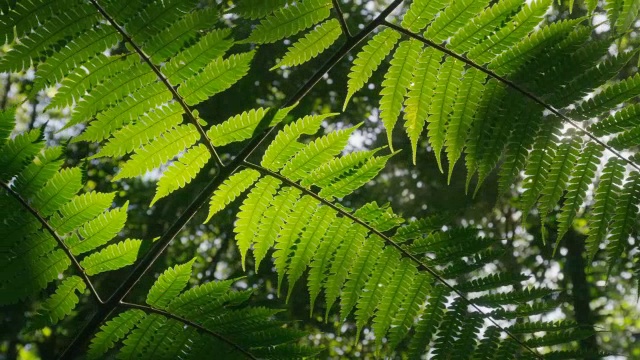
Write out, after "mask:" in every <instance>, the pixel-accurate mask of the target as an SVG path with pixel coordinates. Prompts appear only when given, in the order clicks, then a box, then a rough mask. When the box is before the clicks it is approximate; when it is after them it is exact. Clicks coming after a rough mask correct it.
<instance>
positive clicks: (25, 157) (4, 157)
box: [0, 129, 43, 181]
mask: <svg viewBox="0 0 640 360" xmlns="http://www.w3.org/2000/svg"><path fill="white" fill-rule="evenodd" d="M41 136H42V132H41V131H40V130H38V129H34V130H30V131H28V132H26V133H22V134H19V135H17V136H16V137H15V138H13V139H11V140H9V141H7V142H6V143H5V144H4V146H3V147H2V151H1V152H0V180H1V181H8V180H10V179H11V178H12V177H13V176H15V175H16V174H17V173H19V172H20V171H21V170H22V169H24V168H25V167H26V166H27V164H28V163H29V162H30V161H31V160H32V159H33V158H34V157H35V156H36V154H37V153H38V152H40V150H41V149H42V147H43V144H42V141H41Z"/></svg>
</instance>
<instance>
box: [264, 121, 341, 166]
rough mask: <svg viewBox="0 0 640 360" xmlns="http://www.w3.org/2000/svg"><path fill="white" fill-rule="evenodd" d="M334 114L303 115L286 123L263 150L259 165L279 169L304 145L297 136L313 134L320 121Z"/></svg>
mask: <svg viewBox="0 0 640 360" xmlns="http://www.w3.org/2000/svg"><path fill="white" fill-rule="evenodd" d="M334 115H336V114H324V115H310V116H305V117H303V118H302V119H298V120H297V121H295V122H294V123H292V124H288V125H286V126H285V127H284V129H282V130H280V131H279V132H278V135H276V137H275V139H273V141H272V142H271V144H270V145H269V147H268V148H267V150H266V151H265V153H264V155H263V156H262V161H261V162H260V165H262V166H263V167H265V168H267V169H269V170H272V171H278V170H280V169H281V168H282V167H283V166H284V165H285V164H286V163H287V161H289V159H291V157H292V156H294V154H296V153H297V152H298V151H300V150H301V149H302V148H303V147H304V145H302V144H301V143H299V142H297V141H296V140H297V139H298V137H300V135H303V134H305V135H312V134H315V133H316V131H318V129H319V128H320V125H321V124H322V121H323V120H324V119H326V118H328V117H331V116H334Z"/></svg>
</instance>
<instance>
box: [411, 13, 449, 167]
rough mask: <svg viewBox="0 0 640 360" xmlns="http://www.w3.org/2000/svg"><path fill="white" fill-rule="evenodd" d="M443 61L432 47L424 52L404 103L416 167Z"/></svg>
mask: <svg viewBox="0 0 640 360" xmlns="http://www.w3.org/2000/svg"><path fill="white" fill-rule="evenodd" d="M415 3H416V2H414V4H415ZM441 60H442V55H441V54H440V53H439V52H438V51H436V49H434V48H432V47H428V48H426V49H424V50H423V51H422V53H421V54H420V56H419V57H418V59H417V62H416V65H415V69H414V72H413V78H412V79H411V85H410V87H409V93H408V94H407V99H406V100H405V102H404V105H405V108H404V119H405V123H404V127H405V130H406V132H407V135H408V136H409V139H410V140H411V154H412V156H413V158H412V159H413V164H414V165H415V164H416V153H417V151H418V150H417V149H418V140H419V139H420V135H421V134H422V130H423V129H424V123H425V121H426V119H427V115H428V113H429V104H430V102H431V98H432V97H433V93H434V90H435V84H436V81H437V76H438V68H439V67H440V61H441Z"/></svg>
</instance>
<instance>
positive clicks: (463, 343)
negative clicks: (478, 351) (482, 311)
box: [449, 313, 483, 359]
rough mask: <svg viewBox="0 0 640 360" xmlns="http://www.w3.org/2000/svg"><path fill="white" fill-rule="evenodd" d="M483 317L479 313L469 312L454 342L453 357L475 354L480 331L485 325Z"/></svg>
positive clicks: (451, 352)
mask: <svg viewBox="0 0 640 360" xmlns="http://www.w3.org/2000/svg"><path fill="white" fill-rule="evenodd" d="M482 322H483V318H482V316H481V315H479V314H477V313H472V314H469V315H468V316H467V317H466V318H465V319H464V321H463V322H462V326H461V327H460V331H459V333H458V335H457V337H458V339H457V340H456V341H455V342H454V343H453V349H452V350H450V354H451V355H449V356H450V357H451V358H453V359H460V358H464V357H467V356H468V355H469V354H473V352H474V350H475V347H476V338H477V337H478V332H480V329H481V328H482V327H483V326H482V325H483V324H482Z"/></svg>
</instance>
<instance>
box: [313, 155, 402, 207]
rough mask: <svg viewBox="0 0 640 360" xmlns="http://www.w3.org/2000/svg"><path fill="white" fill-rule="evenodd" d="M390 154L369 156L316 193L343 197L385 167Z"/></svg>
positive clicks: (330, 196) (323, 195)
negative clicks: (357, 166) (349, 171)
mask: <svg viewBox="0 0 640 360" xmlns="http://www.w3.org/2000/svg"><path fill="white" fill-rule="evenodd" d="M391 156H393V154H392V155H387V156H380V157H371V158H370V159H369V161H367V162H366V163H364V164H363V165H362V166H361V167H359V168H357V169H356V170H355V172H354V173H352V174H350V175H347V176H346V177H343V178H342V179H340V180H338V181H336V182H334V183H332V184H330V185H328V186H326V187H324V188H323V189H322V190H320V192H319V193H318V195H320V196H321V197H324V198H332V197H336V198H342V197H345V196H347V195H349V194H351V193H353V192H354V191H356V190H357V189H359V188H361V187H362V186H363V185H365V184H367V183H368V182H369V181H371V179H373V178H374V177H376V176H377V175H378V173H379V172H380V171H381V170H382V169H383V168H384V167H385V165H386V164H387V160H389V158H391Z"/></svg>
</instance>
